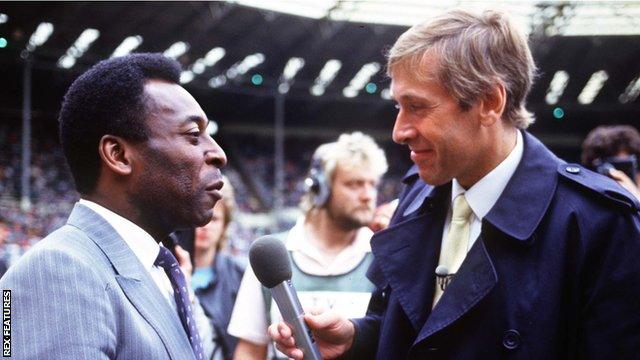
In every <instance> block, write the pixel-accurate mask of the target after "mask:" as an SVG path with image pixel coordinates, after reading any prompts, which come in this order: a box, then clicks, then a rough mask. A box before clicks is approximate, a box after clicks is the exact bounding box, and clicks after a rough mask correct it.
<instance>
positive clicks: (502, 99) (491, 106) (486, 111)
mask: <svg viewBox="0 0 640 360" xmlns="http://www.w3.org/2000/svg"><path fill="white" fill-rule="evenodd" d="M506 102H507V90H506V89H505V87H504V84H502V82H498V83H497V84H496V85H494V86H493V87H492V88H491V90H490V91H489V92H488V93H487V94H485V95H484V97H483V98H482V99H481V100H480V109H479V110H480V122H481V124H482V125H483V126H491V125H493V124H495V123H496V122H498V121H499V120H500V119H501V118H502V113H503V112H504V107H505V104H506Z"/></svg>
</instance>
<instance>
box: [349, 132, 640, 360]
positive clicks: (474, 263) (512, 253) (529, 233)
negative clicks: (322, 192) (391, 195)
mask: <svg viewBox="0 0 640 360" xmlns="http://www.w3.org/2000/svg"><path fill="white" fill-rule="evenodd" d="M523 135H524V136H523V138H524V153H523V157H522V160H521V162H520V164H519V165H518V168H517V170H516V172H515V174H514V175H513V177H512V178H511V180H510V181H509V183H508V185H507V187H506V188H505V190H504V192H503V193H502V195H501V196H500V198H499V199H498V201H497V202H496V204H495V205H494V207H493V208H492V209H491V210H490V212H489V213H488V214H487V216H486V217H485V218H484V219H483V220H482V230H481V233H480V237H479V239H478V240H477V241H476V242H475V243H474V245H473V246H472V248H471V249H470V250H469V253H468V254H467V257H466V259H465V260H464V262H463V264H462V266H461V267H460V269H459V271H458V273H457V275H456V277H455V278H454V280H453V281H452V282H451V283H450V284H449V286H448V287H447V290H446V291H445V293H444V295H443V297H442V298H441V299H440V301H439V302H438V304H437V306H436V307H435V308H434V309H433V310H432V309H431V307H432V301H433V292H434V287H435V276H434V272H435V268H436V266H437V264H438V257H439V254H440V245H441V240H442V232H443V225H444V221H445V216H446V213H447V209H448V206H449V204H450V202H451V198H450V197H451V195H450V192H451V184H450V183H449V184H447V185H443V186H438V187H433V186H430V185H427V184H425V183H424V182H422V181H421V180H420V179H419V178H418V175H417V169H416V168H413V169H412V171H411V172H410V173H409V174H408V176H407V177H406V178H405V182H406V183H407V188H406V189H405V190H404V192H403V194H402V196H401V198H400V204H399V207H398V210H397V211H396V214H395V215H394V218H393V219H392V222H391V225H390V226H389V228H388V229H386V230H384V231H381V232H379V233H376V234H375V235H374V237H373V239H372V249H373V253H374V255H375V260H374V262H373V264H372V266H371V268H370V269H369V272H368V277H369V278H370V279H371V280H372V281H373V283H375V284H376V286H377V288H378V289H377V291H376V292H375V293H374V295H373V298H372V300H371V303H370V306H369V311H368V314H367V317H365V318H363V319H357V320H354V322H355V324H356V339H355V342H354V346H353V347H352V349H351V351H350V354H352V355H354V357H356V358H374V357H375V358H377V359H405V358H408V359H426V358H429V359H438V358H444V359H500V358H509V359H576V358H593V359H605V358H624V359H628V358H638V357H640V216H639V213H638V208H639V204H638V203H637V201H636V200H635V198H634V197H633V196H632V195H630V194H629V193H627V192H626V190H624V189H623V188H622V187H621V186H619V185H618V184H617V183H616V182H614V181H613V180H611V179H609V178H607V177H604V176H601V175H598V174H596V173H593V172H591V171H588V170H585V169H584V168H582V167H581V166H580V165H573V164H566V163H565V162H564V161H562V160H560V159H558V158H557V157H556V156H555V155H553V154H552V153H551V152H550V151H549V150H547V149H546V148H545V147H544V145H542V144H541V143H540V142H539V141H538V140H537V139H536V138H534V137H533V136H532V135H529V134H528V133H524V132H523ZM376 349H377V350H376Z"/></svg>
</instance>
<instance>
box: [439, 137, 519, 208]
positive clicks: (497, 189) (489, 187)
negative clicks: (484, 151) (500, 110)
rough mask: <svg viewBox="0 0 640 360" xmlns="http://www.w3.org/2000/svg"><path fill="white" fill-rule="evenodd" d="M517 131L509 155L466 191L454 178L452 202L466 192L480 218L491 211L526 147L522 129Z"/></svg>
mask: <svg viewBox="0 0 640 360" xmlns="http://www.w3.org/2000/svg"><path fill="white" fill-rule="evenodd" d="M516 132H517V136H516V146H515V147H514V148H513V150H511V152H510V153H509V155H508V156H507V157H506V158H505V159H504V160H502V162H501V163H500V164H498V166H496V167H495V168H494V169H493V170H491V171H490V172H489V173H488V174H487V175H485V176H484V177H483V178H482V179H480V180H479V181H478V182H476V183H475V184H474V185H473V186H471V187H470V188H469V189H468V190H466V191H465V189H464V188H463V187H462V186H461V185H460V183H458V181H457V180H456V179H453V181H452V186H451V201H452V203H453V200H454V199H455V198H456V196H458V195H460V194H464V195H465V198H466V200H467V203H469V207H471V210H472V211H473V214H474V215H475V216H476V217H477V218H478V219H479V220H482V219H483V218H484V217H485V216H486V215H487V214H488V213H489V211H490V210H491V208H492V207H493V205H495V203H496V202H497V201H498V199H499V198H500V195H501V194H502V192H503V191H504V189H505V187H506V186H507V183H509V180H510V179H511V177H512V176H513V174H514V173H515V171H516V168H517V167H518V164H520V160H521V159H522V153H523V149H524V146H523V140H522V134H521V133H520V130H516Z"/></svg>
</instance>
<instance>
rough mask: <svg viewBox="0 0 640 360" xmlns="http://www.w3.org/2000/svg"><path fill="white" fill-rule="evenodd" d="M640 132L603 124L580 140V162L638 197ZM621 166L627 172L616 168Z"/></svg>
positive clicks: (639, 194)
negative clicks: (582, 140) (581, 141)
mask: <svg viewBox="0 0 640 360" xmlns="http://www.w3.org/2000/svg"><path fill="white" fill-rule="evenodd" d="M638 160H640V133H638V130H637V129H636V128H634V127H633V126H631V125H606V126H605V125H603V126H598V127H597V128H595V129H593V130H591V132H589V134H588V135H587V137H586V138H585V140H584V142H583V143H582V164H583V165H584V166H586V167H589V168H591V169H594V170H596V171H598V172H602V173H603V175H608V176H610V177H611V178H613V179H614V180H615V181H617V182H618V183H619V184H620V185H622V187H624V188H625V189H627V190H628V191H629V192H630V193H631V194H633V195H634V196H635V197H636V198H638V199H640V175H638ZM616 165H617V167H620V168H623V169H624V170H626V171H628V172H629V174H627V173H625V172H624V171H622V170H620V169H617V168H616Z"/></svg>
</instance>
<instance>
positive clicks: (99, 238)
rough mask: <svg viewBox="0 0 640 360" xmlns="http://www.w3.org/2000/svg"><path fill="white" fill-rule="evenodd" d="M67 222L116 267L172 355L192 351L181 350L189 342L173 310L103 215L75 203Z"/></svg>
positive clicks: (125, 289) (118, 276)
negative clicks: (84, 234)
mask: <svg viewBox="0 0 640 360" xmlns="http://www.w3.org/2000/svg"><path fill="white" fill-rule="evenodd" d="M68 223H69V224H70V225H72V226H75V227H77V228H79V229H81V230H83V231H84V232H85V233H86V234H87V235H88V236H89V238H91V240H93V242H95V243H96V245H97V246H98V247H99V248H100V249H101V250H102V252H103V253H104V254H105V256H106V257H107V258H108V259H109V261H110V262H111V264H112V265H113V268H114V270H115V273H116V275H115V278H116V280H117V282H118V284H119V285H120V287H121V288H122V291H123V292H124V294H125V295H126V297H127V298H128V299H129V301H130V302H131V303H132V304H133V305H134V307H135V308H136V309H137V310H138V312H139V313H140V315H142V317H143V318H144V319H145V320H146V321H147V322H148V323H149V324H150V325H151V327H153V329H154V330H155V331H156V332H157V333H158V336H159V337H160V339H161V340H162V342H163V343H164V345H165V347H166V349H167V352H168V353H169V354H170V356H171V358H173V359H184V358H185V356H187V357H191V356H192V355H191V354H190V352H189V354H188V353H186V352H185V351H183V349H188V350H191V345H190V344H189V342H188V340H187V336H186V334H185V332H184V330H183V328H182V325H181V322H180V319H179V318H178V315H177V313H176V311H174V310H173V308H172V307H171V306H170V305H169V304H168V303H167V301H165V300H164V297H163V295H162V294H161V293H160V290H159V289H158V287H157V286H156V285H155V283H154V281H153V279H152V278H151V275H150V274H149V272H148V271H147V270H146V269H144V267H143V266H142V264H141V263H140V261H139V260H138V258H137V257H136V256H135V254H134V253H133V251H131V249H130V248H129V247H128V246H127V244H126V243H125V242H124V240H123V239H122V238H121V237H120V236H119V235H118V233H117V232H116V231H115V229H113V228H112V227H111V225H109V223H107V222H106V221H105V220H104V219H103V218H102V217H100V216H99V215H98V214H96V213H95V212H93V211H92V210H91V209H89V208H87V207H86V206H83V205H81V204H76V205H75V207H74V208H73V211H72V212H71V215H70V217H69V220H68Z"/></svg>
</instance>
